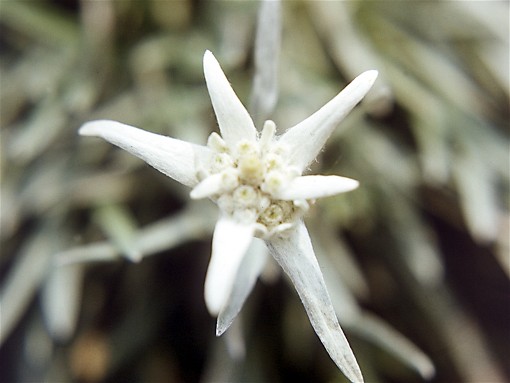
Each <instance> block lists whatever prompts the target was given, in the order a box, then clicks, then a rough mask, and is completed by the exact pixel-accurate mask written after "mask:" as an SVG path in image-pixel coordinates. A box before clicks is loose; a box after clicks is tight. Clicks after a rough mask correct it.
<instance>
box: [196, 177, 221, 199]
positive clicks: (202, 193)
mask: <svg viewBox="0 0 510 383" xmlns="http://www.w3.org/2000/svg"><path fill="white" fill-rule="evenodd" d="M222 178H223V177H222V174H221V173H216V174H213V175H210V176H209V177H207V178H204V179H203V180H202V181H200V183H199V184H198V185H197V186H195V187H194V188H193V190H192V191H191V193H190V194H189V196H190V197H191V198H193V199H201V198H207V197H211V196H213V195H214V194H217V193H219V192H220V191H221V188H222Z"/></svg>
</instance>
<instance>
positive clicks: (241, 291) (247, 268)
mask: <svg viewBox="0 0 510 383" xmlns="http://www.w3.org/2000/svg"><path fill="white" fill-rule="evenodd" d="M266 262H267V247H266V245H265V244H264V242H263V241H261V240H259V239H257V238H254V239H253V242H252V243H251V246H250V247H249V249H248V251H247V253H246V255H245V256H244V258H243V261H242V263H241V265H240V266H239V272H238V273H237V277H236V280H235V282H234V287H233V288H232V293H231V294H230V297H229V299H228V301H227V304H226V305H225V306H224V307H223V308H222V309H221V311H220V314H219V315H218V322H217V324H216V336H220V335H221V334H223V333H224V332H225V331H226V330H227V329H228V328H229V327H230V325H231V324H232V322H233V321H234V319H235V317H236V316H237V314H239V311H241V308H242V307H243V305H244V302H245V301H246V298H247V297H248V295H249V294H250V293H251V291H252V289H253V286H255V282H257V278H258V277H259V275H260V274H261V273H262V270H263V269H264V266H265V265H266Z"/></svg>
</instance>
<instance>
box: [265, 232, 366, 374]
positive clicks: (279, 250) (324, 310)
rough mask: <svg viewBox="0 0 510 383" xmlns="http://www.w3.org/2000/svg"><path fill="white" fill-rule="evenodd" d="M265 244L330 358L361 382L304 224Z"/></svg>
mask: <svg viewBox="0 0 510 383" xmlns="http://www.w3.org/2000/svg"><path fill="white" fill-rule="evenodd" d="M268 247H269V249H270V251H271V253H272V255H273V257H274V258H275V259H276V261H277V262H278V263H279V264H280V266H281V267H282V268H283V270H284V271H285V272H286V273H287V275H288V276H289V277H290V279H291V281H292V283H293V284H294V287H295V288H296V290H297V292H298V294H299V297H300V298H301V301H302V302H303V305H304V307H305V310H306V313H307V314H308V317H309V318H310V323H311V324H312V326H313V328H314V330H315V332H316V333H317V335H318V336H319V338H320V340H321V342H322V344H323V345H324V347H325V348H326V350H327V351H328V353H329V355H330V357H331V359H333V361H334V362H335V363H336V365H337V366H338V367H339V368H340V370H342V372H343V373H344V374H345V376H346V377H347V378H349V379H350V380H351V381H352V382H363V376H362V375H361V371H360V369H359V366H358V363H357V362H356V358H355V357H354V354H353V352H352V350H351V347H350V346H349V343H348V342H347V339H346V338H345V335H344V333H343V331H342V329H341V328H340V325H339V324H338V319H337V317H336V315H335V311H334V309H333V306H332V304H331V300H330V298H329V294H328V292H327V290H326V285H325V283H324V278H323V277H322V273H321V271H320V268H319V264H318V263H317V259H316V258H315V254H314V251H313V248H312V243H311V242H310V237H309V235H308V231H307V230H306V227H305V226H304V224H303V223H302V222H300V223H299V225H298V226H297V227H296V229H295V230H293V231H292V232H291V235H290V237H288V238H274V239H271V240H270V241H269V242H268Z"/></svg>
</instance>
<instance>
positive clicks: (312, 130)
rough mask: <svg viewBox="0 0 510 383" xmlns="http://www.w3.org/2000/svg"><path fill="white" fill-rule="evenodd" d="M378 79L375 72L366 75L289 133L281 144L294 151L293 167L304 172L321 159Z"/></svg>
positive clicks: (291, 157) (292, 153) (292, 156)
mask: <svg viewBox="0 0 510 383" xmlns="http://www.w3.org/2000/svg"><path fill="white" fill-rule="evenodd" d="M376 78H377V71H375V70H369V71H367V72H364V73H362V74H361V75H359V76H358V77H356V78H355V79H354V80H353V81H352V82H351V83H350V84H349V85H347V87H345V88H344V89H343V90H342V91H341V92H340V93H339V94H338V95H336V97H334V98H333V99H332V100H331V101H329V102H328V103H327V104H326V105H324V106H323V107H322V108H320V109H319V110H318V111H317V112H315V113H314V114H312V115H311V116H310V117H308V118H307V119H306V120H304V121H302V122H300V123H299V124H297V125H295V126H294V127H292V128H290V129H289V130H288V131H287V132H285V133H284V134H283V135H282V137H281V139H280V140H281V142H282V143H283V144H286V145H288V146H289V148H290V151H289V152H290V158H289V160H290V163H292V164H293V165H294V166H296V167H298V168H299V169H300V170H304V169H305V168H306V167H307V166H308V164H310V162H312V161H313V160H314V159H315V157H317V155H318V154H319V152H320V151H321V149H322V147H323V146H324V144H325V143H326V141H327V139H328V138H329V136H330V135H331V133H332V132H333V130H334V129H335V128H336V126H337V125H338V123H339V122H340V121H342V120H343V119H344V117H345V116H346V115H347V114H348V113H349V112H350V111H351V110H352V108H354V107H355V106H356V104H357V103H358V102H360V101H361V99H362V98H363V97H364V96H365V94H367V92H368V91H369V90H370V88H371V87H372V85H373V83H374V82H375V79H376Z"/></svg>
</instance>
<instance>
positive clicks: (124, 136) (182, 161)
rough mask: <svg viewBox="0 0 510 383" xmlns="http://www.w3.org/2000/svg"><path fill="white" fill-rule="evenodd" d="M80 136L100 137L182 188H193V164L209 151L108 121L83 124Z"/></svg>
mask: <svg viewBox="0 0 510 383" xmlns="http://www.w3.org/2000/svg"><path fill="white" fill-rule="evenodd" d="M79 133H80V134H81V135H82V136H96V137H102V138H104V139H105V140H106V141H108V142H110V143H112V144H114V145H117V146H118V147H120V148H122V149H124V150H127V151H128V152H130V153H131V154H134V155H135V156H137V157H139V158H141V159H142V160H144V161H145V162H147V163H148V164H149V165H151V166H152V167H154V168H156V169H157V170H159V171H160V172H162V173H164V174H166V175H167V176H168V177H170V178H173V179H174V180H176V181H178V182H180V183H182V184H183V185H186V186H190V187H192V186H195V185H196V184H197V182H198V180H197V179H196V172H197V162H198V161H199V160H200V157H203V158H205V157H206V156H208V155H209V152H210V149H208V148H207V147H205V146H201V145H195V144H191V143H189V142H186V141H181V140H177V139H174V138H171V137H166V136H162V135H159V134H155V133H150V132H147V131H145V130H142V129H138V128H135V127H133V126H130V125H126V124H122V123H120V122H116V121H110V120H97V121H90V122H87V123H85V124H84V125H83V126H82V127H81V128H80V130H79Z"/></svg>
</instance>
